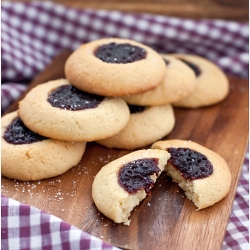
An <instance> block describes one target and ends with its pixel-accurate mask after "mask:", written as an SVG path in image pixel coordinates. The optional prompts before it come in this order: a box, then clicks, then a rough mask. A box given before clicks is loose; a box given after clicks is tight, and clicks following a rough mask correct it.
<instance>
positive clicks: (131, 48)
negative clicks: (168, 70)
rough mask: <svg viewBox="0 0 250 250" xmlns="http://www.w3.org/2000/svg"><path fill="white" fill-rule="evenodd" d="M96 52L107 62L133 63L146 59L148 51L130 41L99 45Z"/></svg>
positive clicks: (96, 54) (98, 56)
mask: <svg viewBox="0 0 250 250" xmlns="http://www.w3.org/2000/svg"><path fill="white" fill-rule="evenodd" d="M94 54H95V56H96V57H97V58H99V59H100V60H102V61H103V62H107V63H132V62H136V61H139V60H142V59H145V58H146V56H147V52H146V50H145V49H143V48H140V47H138V46H135V45H131V44H129V43H124V44H117V43H114V42H112V43H109V44H105V45H102V46H100V47H98V48H97V49H96V50H95V51H94Z"/></svg>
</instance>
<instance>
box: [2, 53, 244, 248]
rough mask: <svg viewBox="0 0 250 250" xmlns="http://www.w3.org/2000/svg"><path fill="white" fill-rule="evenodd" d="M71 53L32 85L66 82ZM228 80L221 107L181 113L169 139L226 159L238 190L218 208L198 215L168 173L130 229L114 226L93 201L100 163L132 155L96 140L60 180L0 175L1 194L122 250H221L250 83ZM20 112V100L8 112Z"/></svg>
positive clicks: (136, 212)
mask: <svg viewBox="0 0 250 250" xmlns="http://www.w3.org/2000/svg"><path fill="white" fill-rule="evenodd" d="M69 54H70V52H69V51H66V52H64V53H62V54H61V55H59V56H58V57H57V58H56V59H55V60H54V61H53V62H52V64H51V65H49V66H48V67H47V68H46V69H45V70H44V71H43V72H42V73H41V74H39V75H38V76H37V77H36V78H35V79H34V81H33V82H32V83H31V85H30V88H32V87H34V86H36V85H37V84H39V83H42V82H46V81H48V80H53V79H58V78H62V77H64V72H63V68H64V63H65V60H66V59H67V57H68V56H69ZM229 80H230V85H231V90H230V94H229V96H228V97H227V98H226V100H225V101H223V102H222V103H220V104H218V105H214V106H211V107H206V108H199V109H194V110H191V109H181V108H175V109H174V110H175V115H176V126H175V128H174V130H173V131H172V132H171V134H169V135H168V136H166V137H165V138H164V139H184V140H193V141H195V142H197V143H200V144H202V145H203V146H206V147H208V148H210V149H212V150H213V151H215V152H217V153H219V154H220V155H221V156H222V157H224V158H225V160H226V161H227V163H228V165H229V167H230V170H231V173H232V185H231V189H230V192H229V194H228V195H227V197H226V198H224V199H223V200H222V201H220V202H219V203H217V204H215V205H214V206H212V207H209V208H206V209H203V210H200V211H196V208H195V206H194V205H193V203H192V202H190V201H189V200H188V199H187V198H186V196H185V195H184V192H183V191H182V190H181V189H180V188H179V187H178V186H177V184H174V183H172V181H171V178H170V177H167V176H166V175H165V174H164V173H163V174H162V175H161V176H160V178H159V180H158V181H157V182H156V185H155V187H154V189H153V190H152V194H151V196H148V197H147V198H146V199H145V200H144V201H142V202H141V203H140V204H139V205H138V206H137V207H136V208H135V210H134V211H133V212H132V216H131V219H132V221H131V224H130V226H129V227H127V226H124V225H120V224H115V223H113V222H112V221H111V220H110V219H108V218H106V217H105V216H103V215H102V214H101V213H100V212H98V210H97V209H96V207H95V205H94V204H93V201H92V197H91V185H92V182H93V179H94V177H95V175H96V174H97V172H98V171H99V170H100V169H101V167H102V166H104V165H105V164H107V163H108V162H110V161H112V160H114V159H117V158H118V157H121V156H122V155H125V154H127V153H129V152H130V151H127V150H119V149H108V148H105V147H103V146H100V145H98V144H96V143H94V142H91V143H88V144H87V149H86V152H85V154H84V155H83V158H82V160H81V162H80V163H79V164H78V165H77V166H75V167H73V168H72V169H70V170H69V171H68V172H67V173H65V174H63V175H61V176H58V177H55V178H50V179H47V180H42V181H35V182H21V181H15V180H11V179H8V178H5V177H2V194H3V195H5V196H8V197H11V198H13V199H16V200H18V201H21V202H24V203H26V204H29V205H32V206H35V207H37V208H40V209H42V210H44V211H46V212H48V213H51V214H53V215H55V216H58V217H60V218H61V219H63V220H65V221H66V222H68V223H70V224H72V225H74V226H76V227H78V228H80V229H82V230H84V231H86V232H88V233H90V234H92V235H95V236H97V237H99V238H101V239H103V240H104V241H106V242H108V243H111V244H113V245H116V246H118V247H120V248H123V249H134V250H135V249H140V250H142V249H143V250H151V249H155V250H157V249H159V250H161V249H169V250H177V249H181V250H183V249H185V250H189V249H190V250H191V249H192V250H194V249H199V250H200V249H206V250H210V249H211V250H216V249H221V245H222V241H223V239H224V235H225V231H226V226H227V223H228V219H229V216H230V212H231V207H232V203H233V200H234V196H235V192H236V187H237V182H238V179H239V176H240V172H241V166H242V163H243V160H244V156H245V152H246V146H247V142H248V128H249V124H248V123H249V114H248V113H249V110H248V107H249V103H248V100H249V87H248V81H247V80H244V79H239V78H235V77H229ZM22 97H23V96H22ZM22 97H21V98H22ZM15 109H17V102H15V103H14V104H13V105H12V106H11V107H10V108H9V110H7V112H10V111H12V110H15ZM152 132H153V131H152Z"/></svg>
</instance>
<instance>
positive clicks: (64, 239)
mask: <svg viewBox="0 0 250 250" xmlns="http://www.w3.org/2000/svg"><path fill="white" fill-rule="evenodd" d="M1 202H2V203H1V217H2V224H1V227H2V228H1V246H2V248H1V249H2V250H7V249H10V250H19V249H32V250H39V249H43V250H45V249H46V250H49V249H53V250H56V249H58V250H61V249H72V250H73V249H74V250H75V249H76V250H77V249H84V250H85V249H86V250H87V249H91V250H92V249H93V250H102V249H105V250H116V249H118V248H116V247H114V246H111V245H109V244H107V243H105V242H103V241H102V240H101V239H99V238H96V237H94V236H91V235H89V234H87V233H84V232H83V231H81V230H79V229H78V228H76V227H74V226H72V225H69V224H68V223H66V222H64V221H62V220H61V219H59V218H57V217H56V216H51V215H49V214H47V213H44V212H42V211H41V210H39V209H37V208H34V207H31V206H28V205H25V204H22V203H20V202H18V201H15V200H13V199H10V198H7V197H4V196H2V199H1Z"/></svg>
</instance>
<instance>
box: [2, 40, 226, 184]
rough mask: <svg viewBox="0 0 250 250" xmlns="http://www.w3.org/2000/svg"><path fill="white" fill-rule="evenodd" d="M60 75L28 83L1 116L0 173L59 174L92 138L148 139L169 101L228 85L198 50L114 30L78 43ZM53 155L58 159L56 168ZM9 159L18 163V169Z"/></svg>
mask: <svg viewBox="0 0 250 250" xmlns="http://www.w3.org/2000/svg"><path fill="white" fill-rule="evenodd" d="M65 75H66V79H58V80H55V81H50V82H47V83H44V84H41V85H38V86H36V87H35V88H33V89H32V90H31V91H30V92H29V93H28V94H27V95H26V96H25V98H24V99H23V100H22V101H20V102H19V109H18V111H17V112H13V113H11V114H8V115H6V116H4V117H3V118H2V174H3V175H5V176H7V177H10V178H15V179H20V180H38V179H43V178H49V177H52V176H56V175H59V174H62V173H64V172H65V171H67V170H68V169H69V168H71V167H72V166H74V165H76V164H77V163H78V162H79V161H80V159H81V157H82V155H83V153H84V151H85V147H86V142H91V141H96V142H97V143H99V144H101V145H104V146H106V147H109V148H123V149H128V150H134V149H138V148H141V147H145V146H148V145H150V144H152V143H153V142H155V141H157V140H159V139H161V138H163V137H164V136H166V135H168V134H169V133H170V132H171V131H172V129H173V128H174V125H175V116H174V110H173V106H176V107H185V108H197V107H202V106H207V105H212V104H215V103H217V102H219V101H221V100H223V99H224V98H225V97H226V95H227V94H228V90H229V84H228V81H227V79H226V76H225V75H224V74H223V72H221V70H220V69H219V68H218V67H216V66H215V65H214V64H213V63H211V62H209V61H207V60H205V59H203V58H200V57H197V56H190V55H179V54H173V55H161V54H158V53H157V52H156V51H154V50H153V49H151V48H150V47H148V46H145V45H144V44H141V43H138V42H136V41H132V40H128V39H118V38H104V39H99V40H96V41H92V42H89V43H86V44H83V45H81V46H80V47H79V48H78V49H77V50H75V51H74V52H73V53H72V55H71V56H70V57H69V58H68V60H67V62H66V64H65ZM218 83H219V84H218ZM16 124H18V125H16ZM17 126H18V128H17ZM6 131H8V132H6ZM17 131H18V132H17ZM27 131H28V132H27ZM16 134H18V136H17V137H16ZM30 134H31V135H30ZM33 137H38V139H37V138H36V139H34V140H33V141H30V138H33ZM10 138H11V139H10ZM48 141H49V142H50V143H47V142H48ZM44 142H46V143H44ZM48 144H49V146H48ZM62 147H63V149H64V150H61V148H62ZM17 148H18V150H19V151H18V152H19V153H18V154H16V153H14V154H12V151H13V152H14V151H15V152H16V150H17ZM76 148H77V149H76ZM33 150H38V151H33ZM53 150H56V152H54V151H53ZM34 152H36V153H34ZM37 152H39V153H37ZM45 152H46V153H45ZM76 152H78V153H77V155H75V156H73V153H74V154H76ZM10 155H12V156H11V157H10ZM55 155H57V156H56V157H55ZM68 155H70V157H68ZM19 156H21V158H19ZM59 158H60V159H61V160H62V161H63V162H64V163H65V164H64V167H60V169H57V168H56V167H55V166H62V164H58V162H57V159H59ZM10 159H11V160H10ZM45 159H46V160H45ZM69 159H70V160H69ZM16 162H18V163H19V165H20V164H21V165H23V167H20V168H19V170H18V171H16V169H15V165H16ZM48 165H49V166H50V167H49V168H48ZM34 166H35V167H34ZM51 169H53V171H52V170H51Z"/></svg>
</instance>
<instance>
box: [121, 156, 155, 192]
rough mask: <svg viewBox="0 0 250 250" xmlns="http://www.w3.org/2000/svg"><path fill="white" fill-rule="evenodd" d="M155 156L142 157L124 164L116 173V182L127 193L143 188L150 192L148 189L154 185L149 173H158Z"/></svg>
mask: <svg viewBox="0 0 250 250" xmlns="http://www.w3.org/2000/svg"><path fill="white" fill-rule="evenodd" d="M159 172H160V169H159V167H158V159H157V158H144V159H138V160H134V161H131V162H129V163H127V164H125V165H124V166H123V167H122V168H121V169H120V171H119V173H118V183H119V184H120V186H121V187H122V188H123V189H124V190H126V191H127V192H128V193H130V194H132V193H135V192H137V191H138V190H141V189H144V190H145V192H146V193H147V194H150V189H151V188H152V187H154V181H153V180H152V179H151V177H150V176H151V175H153V174H156V175H157V176H158V175H159Z"/></svg>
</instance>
